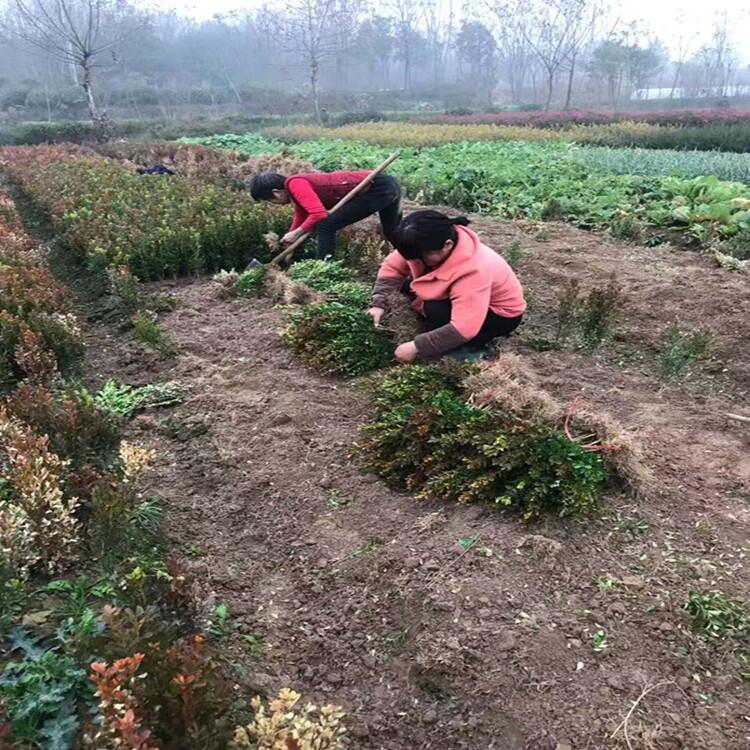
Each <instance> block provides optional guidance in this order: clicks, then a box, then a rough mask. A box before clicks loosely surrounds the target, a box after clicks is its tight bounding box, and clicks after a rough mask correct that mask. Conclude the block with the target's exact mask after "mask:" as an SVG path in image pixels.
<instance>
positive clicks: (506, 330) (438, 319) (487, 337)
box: [424, 299, 523, 349]
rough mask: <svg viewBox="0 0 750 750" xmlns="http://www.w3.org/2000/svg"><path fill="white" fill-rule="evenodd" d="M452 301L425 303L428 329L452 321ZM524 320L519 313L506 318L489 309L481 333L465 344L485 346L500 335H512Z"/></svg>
mask: <svg viewBox="0 0 750 750" xmlns="http://www.w3.org/2000/svg"><path fill="white" fill-rule="evenodd" d="M451 307H452V305H451V301H450V300H449V299H439V300H431V301H428V302H425V303H424V315H425V323H426V328H427V330H428V331H433V330H435V328H440V326H444V325H447V324H448V323H450V322H451ZM522 320H523V315H517V316H516V317H515V318H504V317H503V316H502V315H498V314H497V313H494V312H492V310H488V311H487V317H486V318H485V319H484V323H483V324H482V327H481V328H480V329H479V333H478V334H477V335H476V336H475V337H474V338H473V339H471V341H467V342H466V344H464V346H468V347H470V348H472V349H481V348H482V347H484V346H487V344H489V343H490V341H492V339H496V338H498V337H500V336H510V334H511V333H513V331H515V330H516V328H518V326H519V325H520V324H521V321H522Z"/></svg>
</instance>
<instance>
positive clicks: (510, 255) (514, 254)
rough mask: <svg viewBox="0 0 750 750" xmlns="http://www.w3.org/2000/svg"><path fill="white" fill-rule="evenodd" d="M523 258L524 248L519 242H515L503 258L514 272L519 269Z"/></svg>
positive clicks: (506, 250) (509, 246) (507, 249)
mask: <svg viewBox="0 0 750 750" xmlns="http://www.w3.org/2000/svg"><path fill="white" fill-rule="evenodd" d="M522 256H523V247H521V243H520V241H519V240H513V242H511V243H510V245H508V247H507V248H506V249H505V252H504V253H503V257H504V258H505V260H506V261H507V262H508V265H509V266H510V267H511V268H512V269H514V270H515V269H516V268H518V264H519V262H520V260H521V257H522Z"/></svg>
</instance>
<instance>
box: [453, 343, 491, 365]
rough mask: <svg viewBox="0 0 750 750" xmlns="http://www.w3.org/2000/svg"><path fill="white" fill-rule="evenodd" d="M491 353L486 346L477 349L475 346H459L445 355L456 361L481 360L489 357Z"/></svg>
mask: <svg viewBox="0 0 750 750" xmlns="http://www.w3.org/2000/svg"><path fill="white" fill-rule="evenodd" d="M489 355H490V352H489V350H488V349H487V348H486V347H481V348H479V349H477V348H476V347H473V346H459V347H458V349H454V350H453V351H452V352H449V353H448V354H446V355H445V356H446V357H447V358H448V359H452V360H455V361H456V362H480V361H481V360H483V359H487V357H489Z"/></svg>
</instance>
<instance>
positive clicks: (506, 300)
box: [368, 211, 526, 363]
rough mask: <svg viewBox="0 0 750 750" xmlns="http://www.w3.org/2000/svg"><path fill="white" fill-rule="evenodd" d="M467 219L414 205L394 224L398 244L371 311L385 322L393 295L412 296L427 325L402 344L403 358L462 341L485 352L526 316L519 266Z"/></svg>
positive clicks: (431, 354) (399, 355) (427, 355)
mask: <svg viewBox="0 0 750 750" xmlns="http://www.w3.org/2000/svg"><path fill="white" fill-rule="evenodd" d="M468 223H469V222H468V219H466V218H464V217H463V216H461V217H458V218H455V219H451V218H449V217H448V216H446V215H445V214H442V213H440V212H439V211H415V212H414V213H412V214H409V216H407V217H406V218H405V219H404V220H403V221H402V222H401V223H400V224H399V225H398V226H397V227H396V229H395V230H394V233H393V237H392V238H391V241H392V242H393V245H394V246H395V247H396V248H397V249H396V250H395V251H394V252H392V253H391V254H390V255H389V256H388V257H387V258H386V259H385V261H383V264H382V266H381V267H380V270H379V271H378V277H377V281H376V282H375V287H374V289H373V293H372V307H371V308H370V309H369V310H368V312H369V314H370V315H371V316H372V318H373V320H374V322H375V325H376V326H377V325H380V321H381V319H382V318H383V316H384V315H386V313H387V304H388V303H387V300H388V297H389V295H390V294H391V293H392V292H393V291H398V290H400V291H403V292H405V293H407V294H409V295H410V296H411V297H412V303H411V306H412V308H413V309H414V310H415V311H416V312H417V313H419V314H420V315H421V316H422V317H423V318H424V322H425V326H424V327H425V328H426V329H427V330H426V331H425V332H424V333H420V334H419V335H417V336H416V337H415V338H414V340H413V341H407V342H405V343H402V344H400V345H399V346H398V348H397V349H396V359H397V360H398V361H399V362H404V363H408V362H413V361H414V360H415V359H417V358H420V359H434V358H437V357H440V356H442V355H444V354H447V353H449V352H452V351H455V350H456V349H459V348H461V349H462V351H466V352H469V353H471V352H481V350H482V349H484V347H486V345H487V344H489V343H490V341H492V340H493V339H495V338H497V337H499V336H509V335H510V334H511V333H512V332H513V331H514V330H515V329H516V328H517V327H518V325H519V324H520V323H521V320H522V319H523V313H524V311H525V310H526V302H525V300H524V297H523V288H522V287H521V284H520V282H519V281H518V279H517V278H516V275H515V274H514V273H513V269H511V267H510V266H509V265H508V264H507V262H506V261H505V260H504V259H503V258H502V257H501V256H500V255H498V254H497V253H496V252H495V251H494V250H491V249H490V248H489V247H487V246H485V245H483V244H482V243H481V242H480V240H479V237H477V235H476V234H475V233H474V232H472V231H471V229H468V228H467V226H466V225H467V224H468Z"/></svg>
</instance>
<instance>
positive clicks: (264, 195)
mask: <svg viewBox="0 0 750 750" xmlns="http://www.w3.org/2000/svg"><path fill="white" fill-rule="evenodd" d="M285 184H286V177H284V175H281V174H277V173H276V172H260V174H256V175H255V176H254V177H253V179H252V180H250V195H252V196H253V200H255V201H270V200H271V198H273V191H274V190H283V189H284V185H285Z"/></svg>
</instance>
